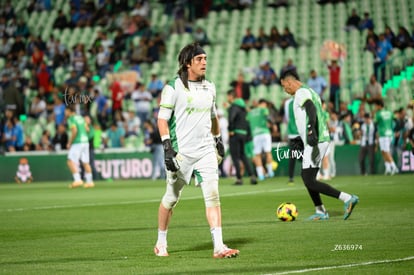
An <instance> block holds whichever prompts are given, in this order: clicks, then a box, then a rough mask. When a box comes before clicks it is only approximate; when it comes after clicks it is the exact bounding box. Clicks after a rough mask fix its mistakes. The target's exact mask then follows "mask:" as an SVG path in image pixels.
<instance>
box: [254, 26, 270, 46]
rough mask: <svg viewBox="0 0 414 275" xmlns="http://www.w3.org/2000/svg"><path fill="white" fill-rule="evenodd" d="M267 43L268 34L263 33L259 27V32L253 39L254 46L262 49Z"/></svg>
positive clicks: (262, 29)
mask: <svg viewBox="0 0 414 275" xmlns="http://www.w3.org/2000/svg"><path fill="white" fill-rule="evenodd" d="M268 43H269V36H268V35H267V34H266V33H265V31H264V28H263V27H260V29H259V34H258V35H257V38H256V41H255V48H256V49H258V50H261V49H263V48H264V47H266V46H267V45H268Z"/></svg>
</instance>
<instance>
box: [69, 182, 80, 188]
mask: <svg viewBox="0 0 414 275" xmlns="http://www.w3.org/2000/svg"><path fill="white" fill-rule="evenodd" d="M82 185H83V181H81V180H80V181H74V182H72V183H71V184H69V188H70V189H72V188H78V187H80V186H82Z"/></svg>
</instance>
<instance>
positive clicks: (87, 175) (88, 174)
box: [85, 173, 92, 183]
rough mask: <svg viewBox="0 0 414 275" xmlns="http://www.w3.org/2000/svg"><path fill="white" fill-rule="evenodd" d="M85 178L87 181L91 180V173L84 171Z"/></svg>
mask: <svg viewBox="0 0 414 275" xmlns="http://www.w3.org/2000/svg"><path fill="white" fill-rule="evenodd" d="M85 180H86V182H87V183H90V182H92V173H86V174H85Z"/></svg>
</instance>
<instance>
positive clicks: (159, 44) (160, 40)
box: [152, 32, 166, 55]
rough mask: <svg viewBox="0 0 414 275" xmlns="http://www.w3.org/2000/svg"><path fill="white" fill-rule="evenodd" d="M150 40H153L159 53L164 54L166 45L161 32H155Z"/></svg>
mask: <svg viewBox="0 0 414 275" xmlns="http://www.w3.org/2000/svg"><path fill="white" fill-rule="evenodd" d="M152 40H153V41H154V44H155V45H156V46H157V47H158V51H159V53H160V55H162V54H164V53H165V51H166V46H165V41H164V39H163V38H162V36H161V34H160V33H159V32H157V33H155V34H154V36H153V37H152Z"/></svg>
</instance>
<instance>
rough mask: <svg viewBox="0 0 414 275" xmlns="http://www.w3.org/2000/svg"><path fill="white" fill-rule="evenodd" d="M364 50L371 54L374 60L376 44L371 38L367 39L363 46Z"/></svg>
mask: <svg viewBox="0 0 414 275" xmlns="http://www.w3.org/2000/svg"><path fill="white" fill-rule="evenodd" d="M364 50H366V51H368V52H370V53H372V54H373V56H374V58H375V56H376V54H377V42H375V39H374V38H373V37H369V38H368V41H367V44H366V45H365V48H364Z"/></svg>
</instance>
